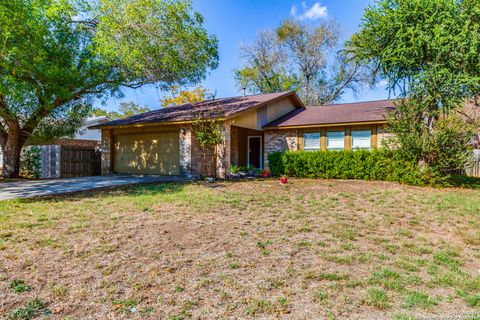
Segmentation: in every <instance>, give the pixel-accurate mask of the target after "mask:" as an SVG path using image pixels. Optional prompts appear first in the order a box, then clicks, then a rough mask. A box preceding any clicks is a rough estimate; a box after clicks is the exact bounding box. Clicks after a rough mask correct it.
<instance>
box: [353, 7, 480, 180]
mask: <svg viewBox="0 0 480 320" xmlns="http://www.w3.org/2000/svg"><path fill="white" fill-rule="evenodd" d="M349 47H350V48H351V52H350V53H351V54H352V55H354V57H355V59H356V61H357V62H358V63H362V64H364V65H369V66H370V67H371V68H372V70H374V71H375V72H374V75H375V79H376V80H380V79H385V80H386V81H387V82H388V88H389V89H390V90H391V92H393V93H394V94H395V95H396V96H398V97H400V98H408V100H404V101H402V103H401V104H400V106H399V108H398V110H397V111H396V112H395V113H394V114H393V120H392V121H390V122H391V126H390V128H391V130H392V131H393V132H394V133H395V135H394V138H393V139H394V141H393V143H394V144H395V147H397V148H400V149H402V150H404V151H405V154H410V155H411V157H414V159H416V160H417V161H418V163H420V164H425V165H427V166H428V167H432V168H440V167H441V168H442V169H441V171H442V172H443V173H446V172H448V171H449V170H453V169H456V168H458V167H459V166H461V165H462V162H464V161H463V160H462V159H464V158H465V157H464V156H462V154H468V153H469V145H468V143H466V140H465V137H464V134H463V133H462V130H461V128H462V127H463V128H464V129H463V132H464V133H468V134H470V128H469V127H468V125H467V123H466V122H465V123H464V125H463V126H462V125H459V124H458V122H457V121H460V120H458V119H457V120H451V117H452V111H455V112H457V111H459V110H460V109H462V107H463V105H464V104H465V101H466V100H467V99H470V98H473V97H474V96H475V95H476V94H478V92H479V89H480V55H479V52H480V2H478V1H477V0H459V1H453V0H379V1H376V2H375V4H374V5H372V6H370V7H369V8H368V9H367V10H366V11H365V15H364V18H363V22H362V25H361V29H360V31H359V32H358V33H356V34H355V35H353V37H352V39H351V41H350V43H349ZM449 119H450V120H449ZM440 137H441V139H440ZM467 140H468V139H467ZM459 141H460V142H461V145H462V146H463V147H462V148H460V146H459V145H458V142H459ZM442 148H443V149H444V151H445V152H450V155H448V154H444V155H443V156H442V157H438V156H435V155H434V154H435V152H434V150H440V149H442ZM448 157H451V159H452V160H453V161H450V160H446V158H448ZM441 162H443V163H448V166H447V167H445V166H444V165H443V164H442V163H441Z"/></svg>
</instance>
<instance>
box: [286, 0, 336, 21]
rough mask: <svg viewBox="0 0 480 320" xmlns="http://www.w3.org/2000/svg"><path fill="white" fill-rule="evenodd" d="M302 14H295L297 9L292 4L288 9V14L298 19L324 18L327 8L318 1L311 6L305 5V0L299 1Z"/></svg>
mask: <svg viewBox="0 0 480 320" xmlns="http://www.w3.org/2000/svg"><path fill="white" fill-rule="evenodd" d="M301 5H302V9H303V14H302V15H297V13H298V9H297V7H296V6H292V8H291V9H290V15H291V16H293V17H296V18H298V19H300V20H304V19H308V20H317V19H320V18H324V17H326V16H327V15H328V10H327V7H326V6H322V5H321V4H320V2H315V3H314V4H313V6H312V7H311V8H308V7H307V4H306V2H305V1H302V2H301Z"/></svg>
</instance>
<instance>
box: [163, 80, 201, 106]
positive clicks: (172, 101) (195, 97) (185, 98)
mask: <svg viewBox="0 0 480 320" xmlns="http://www.w3.org/2000/svg"><path fill="white" fill-rule="evenodd" d="M170 91H171V92H172V95H171V96H166V97H165V98H163V99H160V104H161V105H162V106H163V107H172V106H176V105H179V104H185V103H195V102H200V101H203V100H206V99H207V89H205V88H204V87H202V86H200V85H199V86H196V87H195V88H193V89H192V90H180V87H179V86H173V87H171V88H170Z"/></svg>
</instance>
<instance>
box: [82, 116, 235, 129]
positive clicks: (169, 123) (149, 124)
mask: <svg viewBox="0 0 480 320" xmlns="http://www.w3.org/2000/svg"><path fill="white" fill-rule="evenodd" d="M215 120H218V121H224V120H226V118H224V117H221V118H215ZM194 121H195V120H185V121H166V122H148V123H135V124H125V125H111V126H101V125H100V126H93V127H88V129H119V128H141V127H151V126H163V125H178V124H191V123H192V122H194Z"/></svg>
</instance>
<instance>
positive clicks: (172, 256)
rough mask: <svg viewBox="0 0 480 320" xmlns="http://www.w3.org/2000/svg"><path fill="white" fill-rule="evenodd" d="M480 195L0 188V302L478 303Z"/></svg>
mask: <svg viewBox="0 0 480 320" xmlns="http://www.w3.org/2000/svg"><path fill="white" fill-rule="evenodd" d="M479 199H480V191H478V190H477V191H472V190H461V189H448V190H439V189H431V188H415V187H408V186H401V185H397V184H391V183H382V182H362V181H324V180H292V181H291V182H290V183H289V184H288V185H286V186H281V185H279V184H278V183H277V182H276V181H263V182H260V181H257V182H245V183H220V184H215V185H205V184H159V185H150V186H137V187H130V188H118V189H115V190H110V191H96V192H89V193H83V194H78V195H70V196H63V197H55V198H48V199H33V200H16V201H6V202H0V301H1V302H2V304H1V305H0V318H4V317H5V318H6V317H9V316H10V317H11V318H15V317H17V318H18V317H19V315H22V314H30V315H31V317H35V316H37V315H40V314H42V315H44V314H47V315H48V314H51V315H52V317H55V318H62V319H64V318H68V317H70V318H73V319H77V318H96V319H100V318H116V319H122V318H128V319H131V318H137V319H148V318H152V319H189V318H192V319H198V318H203V319H223V318H242V319H243V318H247V319H248V318H252V319H253V318H265V319H277V318H286V319H312V318H322V319H323V318H328V319H345V318H348V319H367V318H375V317H377V318H382V317H384V318H396V319H410V318H411V315H435V314H436V315H438V314H449V313H459V312H465V313H467V312H475V311H476V312H480V289H479V288H480V271H479V270H480V246H479V245H478V244H479V241H480V233H479V231H478V230H480V201H479Z"/></svg>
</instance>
